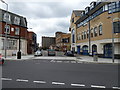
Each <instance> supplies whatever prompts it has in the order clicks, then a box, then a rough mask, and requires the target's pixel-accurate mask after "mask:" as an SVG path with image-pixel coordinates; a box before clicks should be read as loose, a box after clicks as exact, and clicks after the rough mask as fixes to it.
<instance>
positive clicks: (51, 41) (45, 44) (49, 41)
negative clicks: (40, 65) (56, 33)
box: [42, 36, 56, 49]
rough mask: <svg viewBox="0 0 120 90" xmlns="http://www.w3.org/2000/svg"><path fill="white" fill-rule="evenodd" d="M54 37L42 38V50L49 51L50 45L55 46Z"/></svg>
mask: <svg viewBox="0 0 120 90" xmlns="http://www.w3.org/2000/svg"><path fill="white" fill-rule="evenodd" d="M55 43H56V41H55V37H45V36H42V48H43V49H49V47H50V46H51V45H55Z"/></svg>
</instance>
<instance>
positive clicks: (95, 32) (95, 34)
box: [94, 27, 97, 37]
mask: <svg viewBox="0 0 120 90" xmlns="http://www.w3.org/2000/svg"><path fill="white" fill-rule="evenodd" d="M94 36H95V37H96V36H97V27H95V28H94Z"/></svg>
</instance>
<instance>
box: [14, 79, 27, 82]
mask: <svg viewBox="0 0 120 90" xmlns="http://www.w3.org/2000/svg"><path fill="white" fill-rule="evenodd" d="M16 81H17V82H28V80H24V79H17V80H16Z"/></svg>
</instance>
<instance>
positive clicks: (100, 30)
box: [99, 25, 102, 35]
mask: <svg viewBox="0 0 120 90" xmlns="http://www.w3.org/2000/svg"><path fill="white" fill-rule="evenodd" d="M99 35H102V25H99Z"/></svg>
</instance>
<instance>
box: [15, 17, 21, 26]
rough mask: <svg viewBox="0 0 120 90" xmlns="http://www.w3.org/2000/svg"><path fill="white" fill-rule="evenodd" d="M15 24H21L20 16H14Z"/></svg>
mask: <svg viewBox="0 0 120 90" xmlns="http://www.w3.org/2000/svg"><path fill="white" fill-rule="evenodd" d="M14 24H16V25H19V24H20V18H19V17H17V16H15V18H14Z"/></svg>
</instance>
